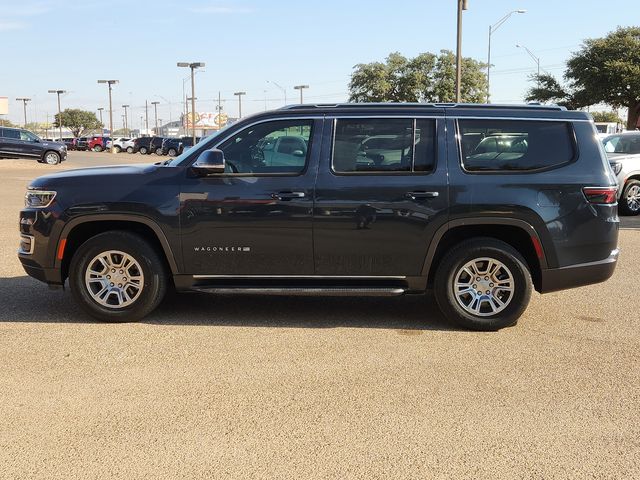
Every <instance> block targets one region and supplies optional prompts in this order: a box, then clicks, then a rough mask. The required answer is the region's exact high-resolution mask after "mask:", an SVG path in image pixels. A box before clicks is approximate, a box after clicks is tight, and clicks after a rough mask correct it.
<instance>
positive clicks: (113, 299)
mask: <svg viewBox="0 0 640 480" xmlns="http://www.w3.org/2000/svg"><path fill="white" fill-rule="evenodd" d="M69 272H70V274H69V284H70V286H71V291H72V293H73V296H74V297H75V299H76V301H77V302H78V303H79V304H80V306H81V307H82V308H83V309H84V310H85V311H86V312H87V313H89V314H90V315H91V316H93V317H95V318H97V319H98V320H102V321H105V322H129V321H135V320H139V319H141V318H143V317H145V316H146V315H148V314H149V313H150V312H151V311H153V310H154V309H155V308H156V307H157V306H158V304H159V303H160V302H161V301H162V299H163V297H164V295H165V293H166V291H167V273H166V269H165V267H164V262H163V260H162V259H161V258H160V256H159V255H158V253H157V252H156V251H155V250H154V249H153V247H151V245H149V243H147V242H146V241H145V240H144V239H143V238H141V237H139V236H138V235H134V234H131V233H128V232H123V231H111V232H106V233H101V234H99V235H96V236H95V237H92V238H90V239H89V240H87V241H86V242H85V243H83V244H82V245H81V246H80V248H78V250H77V252H76V253H75V254H74V256H73V259H72V260H71V265H70V268H69Z"/></svg>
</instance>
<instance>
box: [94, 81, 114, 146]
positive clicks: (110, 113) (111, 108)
mask: <svg viewBox="0 0 640 480" xmlns="http://www.w3.org/2000/svg"><path fill="white" fill-rule="evenodd" d="M98 83H106V84H107V85H108V86H109V135H110V136H111V153H116V149H115V146H114V144H113V102H112V100H111V88H112V86H113V85H115V84H116V83H118V80H98Z"/></svg>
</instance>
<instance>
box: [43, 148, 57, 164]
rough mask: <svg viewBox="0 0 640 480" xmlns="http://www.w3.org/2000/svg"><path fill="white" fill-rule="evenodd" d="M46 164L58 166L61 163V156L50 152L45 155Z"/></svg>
mask: <svg viewBox="0 0 640 480" xmlns="http://www.w3.org/2000/svg"><path fill="white" fill-rule="evenodd" d="M44 162H45V163H46V164H47V165H57V164H59V163H60V155H59V154H58V153H57V152H52V151H48V152H47V153H45V154H44Z"/></svg>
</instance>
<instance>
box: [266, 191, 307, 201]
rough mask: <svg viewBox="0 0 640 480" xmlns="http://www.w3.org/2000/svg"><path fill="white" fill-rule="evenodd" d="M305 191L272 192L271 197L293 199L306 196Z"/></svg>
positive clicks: (284, 199)
mask: <svg viewBox="0 0 640 480" xmlns="http://www.w3.org/2000/svg"><path fill="white" fill-rule="evenodd" d="M304 197H305V194H304V192H278V193H272V194H271V198H273V199H274V200H283V201H286V200H293V199H294V198H304Z"/></svg>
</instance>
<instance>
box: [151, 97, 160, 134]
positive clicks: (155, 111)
mask: <svg viewBox="0 0 640 480" xmlns="http://www.w3.org/2000/svg"><path fill="white" fill-rule="evenodd" d="M159 103H160V102H158V101H157V100H156V101H153V102H151V105H153V115H154V119H155V125H156V128H155V133H156V135H158V104H159Z"/></svg>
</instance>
